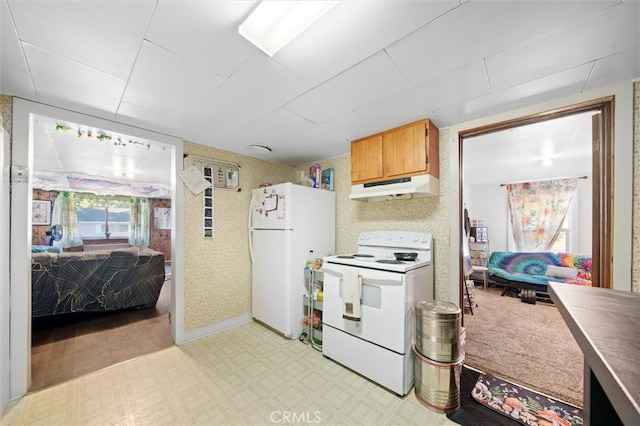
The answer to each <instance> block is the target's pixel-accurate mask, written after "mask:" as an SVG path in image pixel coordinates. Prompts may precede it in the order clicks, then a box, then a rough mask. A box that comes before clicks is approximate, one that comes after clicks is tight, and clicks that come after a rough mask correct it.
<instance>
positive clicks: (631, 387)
mask: <svg viewBox="0 0 640 426" xmlns="http://www.w3.org/2000/svg"><path fill="white" fill-rule="evenodd" d="M549 294H550V295H551V299H552V300H553V301H554V303H555V304H556V306H557V307H558V310H559V311H560V314H561V315H562V318H563V319H564V321H565V322H566V323H567V325H568V327H569V330H571V333H572V334H573V336H574V338H575V339H576V342H577V343H578V346H580V349H581V350H582V352H583V353H584V357H585V363H586V364H587V365H588V366H589V368H591V371H592V372H593V374H594V375H595V376H596V377H597V379H598V381H599V382H600V385H601V386H602V389H603V390H604V392H605V393H606V395H607V397H608V398H609V400H610V402H611V404H612V405H613V407H614V409H615V411H616V413H617V414H618V416H619V417H620V419H621V420H622V421H623V422H624V423H625V424H629V425H631V424H638V421H639V419H640V405H639V403H640V401H639V399H640V368H639V365H640V293H633V292H629V291H620V290H609V289H603V288H596V287H581V286H574V285H567V284H550V285H549ZM586 391H587V390H586V389H585V392H586Z"/></svg>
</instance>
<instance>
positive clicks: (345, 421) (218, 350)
mask: <svg viewBox="0 0 640 426" xmlns="http://www.w3.org/2000/svg"><path fill="white" fill-rule="evenodd" d="M380 367H381V368H384V366H380ZM271 424H280V425H282V424H320V425H413V424H415V425H445V424H454V423H452V422H451V421H450V420H448V419H447V418H446V416H445V415H444V414H442V413H438V412H434V411H431V410H429V409H428V408H426V407H425V406H424V405H422V404H421V403H420V402H419V401H418V400H417V399H416V397H415V395H414V392H413V390H412V391H411V392H410V393H409V394H408V395H406V396H404V397H398V396H397V395H395V394H393V393H391V392H389V391H388V390H385V389H384V388H382V387H380V386H378V385H377V384H375V383H373V382H371V381H369V380H367V379H365V378H363V377H362V376H360V375H358V374H355V373H353V372H351V371H350V370H348V369H346V368H344V367H342V366H341V365H339V364H337V363H335V362H334V361H332V360H330V359H327V358H325V357H323V356H322V353H321V352H319V351H317V350H315V349H313V348H311V347H310V346H309V345H307V344H305V343H303V342H300V341H298V340H289V339H284V338H282V337H281V336H279V335H277V334H275V333H273V332H272V331H271V330H269V329H267V328H265V327H263V326H261V325H260V324H258V323H253V322H252V323H248V324H244V325H241V326H238V327H235V328H232V329H229V330H226V331H223V332H220V333H217V334H215V335H212V336H208V337H205V338H202V339H199V340H196V341H193V342H189V343H187V344H184V345H182V346H173V347H171V348H169V349H164V350H161V351H158V352H155V353H152V354H149V355H145V356H142V357H139V358H136V359H133V360H130V361H127V362H123V363H121V364H118V365H115V366H112V367H109V368H105V369H103V370H100V371H97V372H95V373H91V374H88V375H85V376H83V377H80V378H77V379H74V380H71V381H68V382H65V383H62V384H59V385H56V386H52V387H49V388H46V389H43V390H40V391H38V392H33V393H30V394H28V395H26V396H25V397H24V398H22V399H20V400H18V401H14V402H11V403H10V404H9V408H8V409H7V411H6V413H5V415H4V417H3V418H2V419H1V420H0V425H3V426H4V425H7V426H8V425H52V426H53V425H271Z"/></svg>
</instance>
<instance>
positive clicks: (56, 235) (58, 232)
mask: <svg viewBox="0 0 640 426" xmlns="http://www.w3.org/2000/svg"><path fill="white" fill-rule="evenodd" d="M46 234H47V236H48V237H49V245H50V246H52V245H53V242H54V241H60V240H61V239H62V226H60V225H53V226H52V227H51V229H50V230H49V231H47V232H46Z"/></svg>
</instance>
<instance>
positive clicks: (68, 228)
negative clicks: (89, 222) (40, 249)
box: [51, 192, 83, 248]
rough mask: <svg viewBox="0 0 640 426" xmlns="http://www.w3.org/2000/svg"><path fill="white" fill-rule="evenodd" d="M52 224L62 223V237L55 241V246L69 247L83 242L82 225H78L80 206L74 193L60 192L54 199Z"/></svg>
mask: <svg viewBox="0 0 640 426" xmlns="http://www.w3.org/2000/svg"><path fill="white" fill-rule="evenodd" d="M51 225H52V226H53V225H60V226H61V227H62V239H61V240H59V241H54V242H53V245H54V246H58V247H62V248H69V247H77V246H81V245H82V244H83V243H82V236H81V235H80V227H79V226H78V208H77V206H76V197H75V194H74V193H70V192H58V194H57V195H56V198H55V199H54V201H53V213H52V215H51Z"/></svg>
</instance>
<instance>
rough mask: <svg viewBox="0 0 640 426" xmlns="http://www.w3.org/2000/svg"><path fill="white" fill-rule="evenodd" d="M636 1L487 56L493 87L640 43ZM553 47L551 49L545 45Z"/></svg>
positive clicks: (571, 66)
mask: <svg viewBox="0 0 640 426" xmlns="http://www.w3.org/2000/svg"><path fill="white" fill-rule="evenodd" d="M638 16H640V2H637V1H635V2H624V3H620V4H619V5H617V6H614V7H611V8H609V9H607V10H606V11H605V12H602V13H600V14H597V15H594V16H592V17H590V18H587V19H582V20H580V21H577V22H574V23H572V24H571V25H567V26H564V27H562V28H560V29H558V30H556V31H553V32H551V33H549V34H547V35H545V36H542V37H539V38H536V39H534V40H532V41H530V42H528V43H525V44H522V45H518V46H515V47H512V48H510V49H508V50H506V51H504V52H501V53H499V54H497V55H494V56H490V57H488V58H487V69H488V72H489V79H490V82H491V87H492V89H493V90H499V89H504V88H507V87H511V86H515V85H517V84H520V83H523V82H526V81H531V80H535V79H538V78H541V77H544V76H548V75H551V74H553V73H555V72H559V71H563V70H566V69H570V68H573V67H575V66H578V65H582V64H584V63H587V62H591V61H593V60H596V59H599V58H601V57H603V56H609V55H611V54H612V53H620V52H624V51H627V50H631V49H637V48H638V47H639V46H640V26H638ZM550 46H553V49H551V48H549V47H550Z"/></svg>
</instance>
